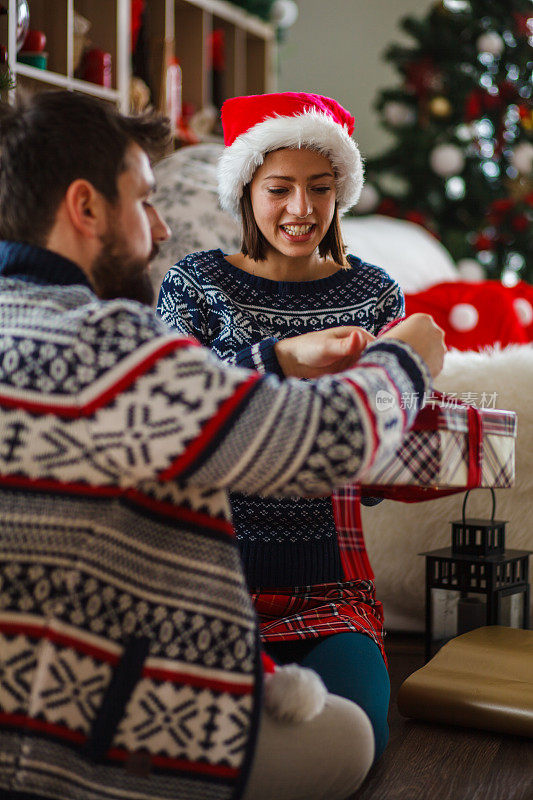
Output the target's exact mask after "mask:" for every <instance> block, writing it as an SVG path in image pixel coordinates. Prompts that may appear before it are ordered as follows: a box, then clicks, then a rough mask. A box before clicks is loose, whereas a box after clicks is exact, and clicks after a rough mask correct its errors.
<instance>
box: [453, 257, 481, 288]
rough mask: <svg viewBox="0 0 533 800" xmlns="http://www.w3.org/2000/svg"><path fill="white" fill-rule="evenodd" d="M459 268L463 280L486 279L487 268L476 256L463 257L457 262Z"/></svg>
mask: <svg viewBox="0 0 533 800" xmlns="http://www.w3.org/2000/svg"><path fill="white" fill-rule="evenodd" d="M457 269H458V270H459V273H460V275H461V279H462V280H463V281H468V282H470V283H476V281H482V280H484V279H485V270H484V269H483V267H482V266H481V264H480V263H479V261H476V260H475V258H461V259H459V261H458V262H457Z"/></svg>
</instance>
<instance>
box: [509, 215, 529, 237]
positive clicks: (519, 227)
mask: <svg viewBox="0 0 533 800" xmlns="http://www.w3.org/2000/svg"><path fill="white" fill-rule="evenodd" d="M511 225H512V227H513V228H514V229H515V231H518V233H521V232H522V231H525V230H527V228H528V227H529V220H528V218H527V217H526V215H525V214H519V215H518V216H517V217H514V218H513V219H512V220H511Z"/></svg>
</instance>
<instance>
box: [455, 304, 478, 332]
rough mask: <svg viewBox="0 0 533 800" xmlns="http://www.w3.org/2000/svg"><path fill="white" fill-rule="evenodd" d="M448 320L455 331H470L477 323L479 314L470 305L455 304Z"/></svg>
mask: <svg viewBox="0 0 533 800" xmlns="http://www.w3.org/2000/svg"><path fill="white" fill-rule="evenodd" d="M448 320H449V322H450V325H451V326H452V328H455V330H456V331H471V330H473V329H474V328H475V327H476V325H477V323H478V320H479V314H478V312H477V308H475V307H474V306H472V305H470V303H457V305H456V306H454V307H453V308H452V310H451V311H450V315H449V317H448Z"/></svg>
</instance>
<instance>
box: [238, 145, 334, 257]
mask: <svg viewBox="0 0 533 800" xmlns="http://www.w3.org/2000/svg"><path fill="white" fill-rule="evenodd" d="M250 198H251V202H252V209H253V212H254V217H255V221H256V223H257V226H258V228H259V230H260V231H261V233H262V234H263V236H264V237H265V239H266V240H267V242H268V244H269V245H270V247H271V248H273V249H274V250H277V251H278V252H279V253H282V254H283V255H286V256H290V257H298V258H301V257H305V256H310V255H311V254H312V253H313V252H314V251H315V250H316V248H317V247H318V245H319V244H320V242H321V241H322V239H323V238H324V236H325V235H326V233H327V231H328V228H329V226H330V223H331V220H332V219H333V214H334V212H335V176H334V173H333V169H332V166H331V164H330V162H329V160H328V159H327V158H326V157H325V156H323V155H320V153H316V152H314V151H313V150H288V149H283V150H276V151H274V152H272V153H268V155H267V156H266V157H265V160H264V161H263V163H262V164H261V166H260V167H259V168H258V169H257V171H256V173H255V175H254V177H253V180H252V183H251V185H250Z"/></svg>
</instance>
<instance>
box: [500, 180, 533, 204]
mask: <svg viewBox="0 0 533 800" xmlns="http://www.w3.org/2000/svg"><path fill="white" fill-rule="evenodd" d="M505 185H506V187H507V191H508V192H509V194H510V195H511V197H512V198H513V200H515V201H516V202H517V203H519V202H520V201H521V200H525V198H526V197H527V196H528V195H530V194H532V193H533V177H531V176H529V175H520V176H519V177H518V178H508V179H507V180H506V181H505Z"/></svg>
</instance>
